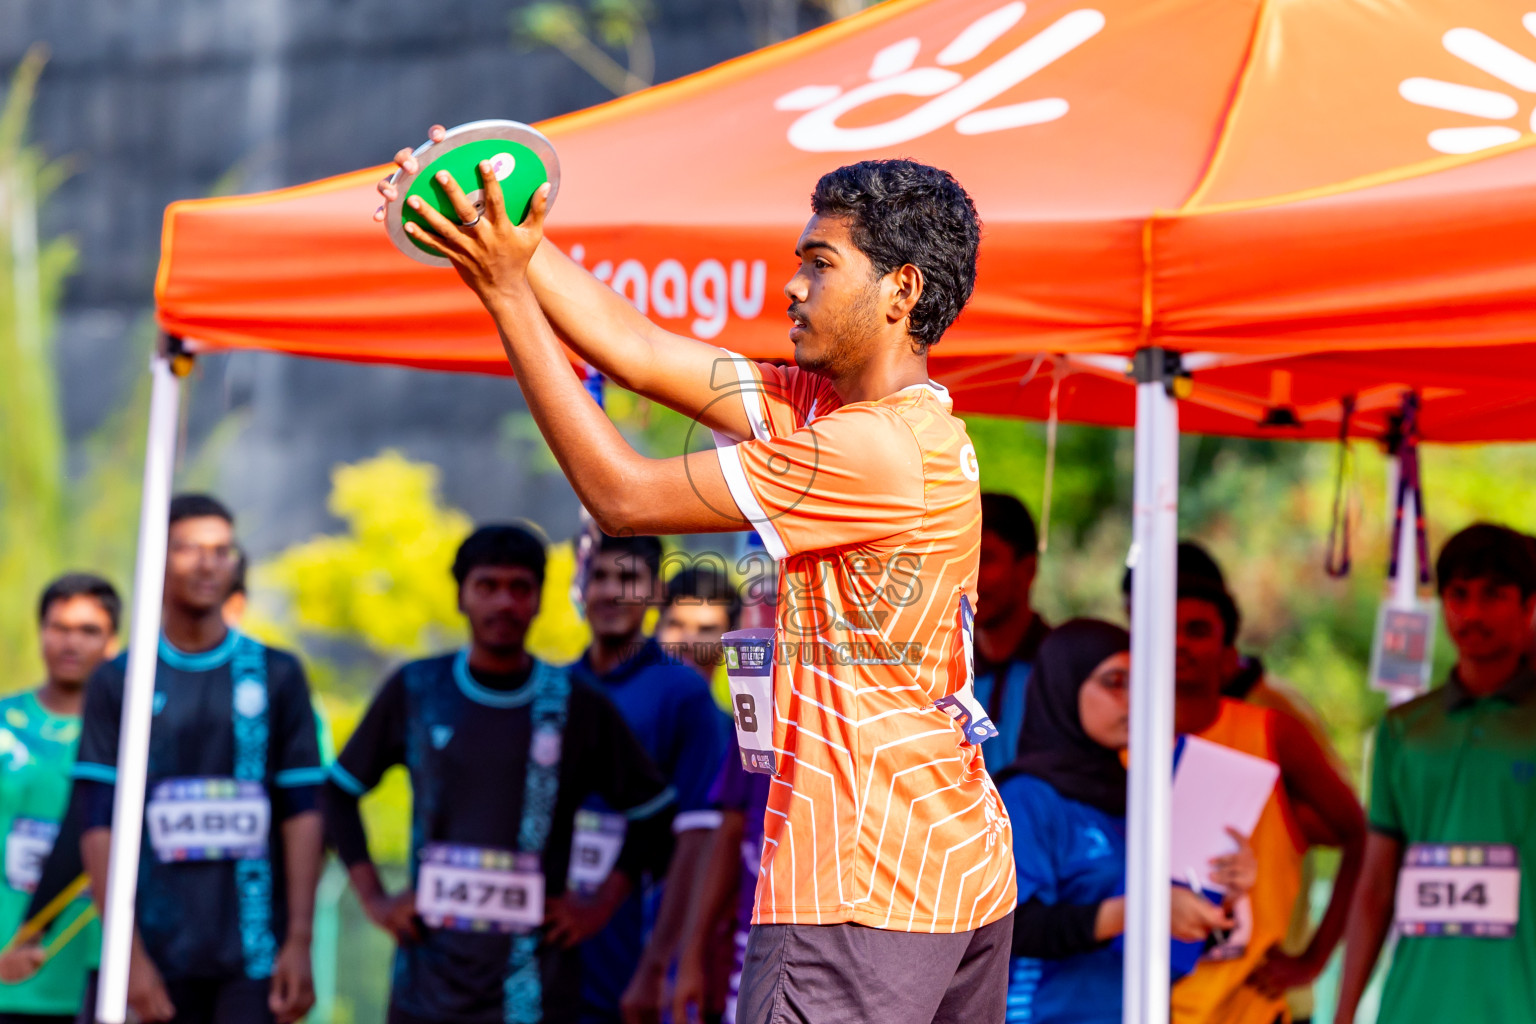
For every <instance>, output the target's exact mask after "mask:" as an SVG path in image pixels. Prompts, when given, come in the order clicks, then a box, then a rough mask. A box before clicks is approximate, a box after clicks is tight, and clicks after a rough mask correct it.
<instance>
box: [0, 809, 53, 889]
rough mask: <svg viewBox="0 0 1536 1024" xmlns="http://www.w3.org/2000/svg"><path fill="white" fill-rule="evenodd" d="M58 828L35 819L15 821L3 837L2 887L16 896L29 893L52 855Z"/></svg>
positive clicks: (51, 823)
mask: <svg viewBox="0 0 1536 1024" xmlns="http://www.w3.org/2000/svg"><path fill="white" fill-rule="evenodd" d="M58 835H59V826H58V825H57V824H56V823H54V822H51V821H39V820H37V819H36V818H17V819H16V820H15V821H12V822H11V833H10V835H8V836H6V837H5V884H6V885H8V886H10V887H11V888H12V889H15V890H16V891H17V892H31V891H33V890H34V889H36V888H37V883H38V881H39V880H40V879H41V878H42V877H43V863H44V862H45V861H47V860H48V854H50V853H52V852H53V842H54V840H55V839H57V838H58Z"/></svg>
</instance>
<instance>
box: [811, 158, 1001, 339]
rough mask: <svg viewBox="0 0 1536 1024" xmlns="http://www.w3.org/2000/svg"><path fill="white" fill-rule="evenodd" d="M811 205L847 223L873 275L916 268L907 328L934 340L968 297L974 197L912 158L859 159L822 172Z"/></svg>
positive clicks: (976, 231)
mask: <svg viewBox="0 0 1536 1024" xmlns="http://www.w3.org/2000/svg"><path fill="white" fill-rule="evenodd" d="M811 209H812V210H814V211H815V212H816V214H817V215H818V216H822V217H846V218H848V219H849V220H850V221H851V222H852V234H853V244H854V245H857V246H858V247H859V251H861V252H862V253H864V255H865V256H867V257H869V261H870V263H872V264H873V265H874V269H875V274H876V275H877V276H880V277H884V276H885V275H886V274H889V273H890V272H891V271H893V270H895V269H896V268H897V267H900V266H903V265H905V264H908V263H910V264H912V265H913V266H914V267H916V268H917V269H918V270H921V271H922V272H923V294H922V295H921V297H919V298H918V300H917V305H916V306H914V307H912V313H911V315H910V316H908V318H907V330H908V331H909V332H910V333H911V335H912V337H913V339H914V340H916V341H917V342H918V343H919V344H920V345H922V346H923V348H924V349H927V348H928V347H929V346H931V345H934V344H937V343H938V340H939V339H940V338H941V337H943V335H944V332H945V331H946V330H948V329H949V325H950V324H952V323H954V322H955V317H957V316H959V315H960V311H961V310H962V309H964V308H965V304H966V303H967V302H969V301H970V298H971V290H972V289H973V288H974V287H975V286H976V248H977V246H978V245H979V244H980V243H981V222H980V221H979V220H978V219H977V217H976V204H975V203H973V202H971V197H970V196H969V195H967V194H966V191H965V189H963V188H961V187H960V183H959V182H958V181H956V180H955V178H954V176H953V175H952V174H950V173H949V172H948V171H942V170H940V169H939V168H937V167H930V166H929V165H928V164H920V163H917V162H916V161H914V160H863V161H860V162H859V163H856V164H848V165H847V166H845V167H839V168H838V169H837V170H835V171H830V172H828V173H826V174H824V175H822V176H821V180H820V181H818V182H817V183H816V191H815V192H813V193H811Z"/></svg>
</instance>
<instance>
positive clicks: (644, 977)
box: [619, 959, 667, 1024]
mask: <svg viewBox="0 0 1536 1024" xmlns="http://www.w3.org/2000/svg"><path fill="white" fill-rule="evenodd" d="M666 982H667V969H666V965H664V964H663V965H660V966H658V965H656V964H652V963H650V962H648V961H647V960H644V959H642V960H641V961H640V967H639V969H637V970H636V971H635V976H634V977H633V978H630V979H629V986H628V987H627V988H625V989H624V995H623V996H621V997H620V998H619V1013H620V1014H621V1015H622V1016H623V1018H624V1024H660V1022H661V1005H662V1000H663V999H664V997H665V993H664V991H663V990H664V989H665V988H666Z"/></svg>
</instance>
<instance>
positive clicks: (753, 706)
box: [720, 629, 779, 775]
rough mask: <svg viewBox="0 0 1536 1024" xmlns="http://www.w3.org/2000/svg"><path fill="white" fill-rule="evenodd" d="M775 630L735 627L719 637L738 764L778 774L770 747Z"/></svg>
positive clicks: (771, 745)
mask: <svg viewBox="0 0 1536 1024" xmlns="http://www.w3.org/2000/svg"><path fill="white" fill-rule="evenodd" d="M774 634H775V630H772V629H738V630H735V631H734V632H730V633H726V634H724V635H723V636H721V637H720V643H721V645H722V647H724V649H725V675H726V678H727V679H729V680H730V683H731V716H732V717H733V718H735V720H736V743H737V745H738V746H739V747H740V748H741V766H742V768H744V769H746V770H747V771H749V772H759V773H762V774H765V775H777V774H779V761H778V755H777V754H776V753H775V752H774V749H773V722H774V714H773V661H774V659H773V649H774V646H773V645H774Z"/></svg>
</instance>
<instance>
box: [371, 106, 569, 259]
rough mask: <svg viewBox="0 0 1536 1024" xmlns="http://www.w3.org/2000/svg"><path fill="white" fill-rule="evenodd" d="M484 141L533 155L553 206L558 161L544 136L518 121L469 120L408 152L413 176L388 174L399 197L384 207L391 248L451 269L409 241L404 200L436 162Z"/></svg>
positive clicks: (558, 167)
mask: <svg viewBox="0 0 1536 1024" xmlns="http://www.w3.org/2000/svg"><path fill="white" fill-rule="evenodd" d="M487 139H490V140H496V141H502V142H515V143H518V144H519V145H522V146H526V147H528V148H529V149H531V150H532V151H533V152H534V153H536V154H537V155H538V158H539V160H540V161H541V162H542V163H543V164H544V173H545V175H546V176H548V178H549V205H550V206H553V205H554V203H555V196H556V195H557V194H558V193H559V191H560V158H559V157H558V156H557V155H556V154H555V147H554V144H553V143H552V142H550V141H549V139H548V138H547V137H546V136H545V135H544V133H543V132H541V131H539V130H538V129H537V128H535V127H533V126H532V125H527V124H524V123H523V122H521V121H502V120H486V121H470V122H468V123H466V124H461V125H457V126H455V127H453V128H449V129H448V131H447V133H446V134H445V135H444V137H443V141H442V142H433V141H432V140H430V139H428V140H427V141H426V142H423V143H422V144H421V145H419V146H417V147H416V148H415V150H413V151H412V152H411V156H413V157H415V158H416V163H417V164H418V168H417V170H416V171H415V173H412V174H407V173H405V171H404V169H401V168H397V169H396V170H395V173H394V174H392V175H390V177H389V183H390V184H391V185H393V186H394V187H395V188H396V189H398V190H399V192H400V198H399V199H397V200H391V201H389V202H387V203H385V204H384V224H385V227H386V229H387V230H388V232H389V240H390V241H391V242H393V243H394V245H395V248H397V249H399V250H400V251H401V252H402V253H404V254H405V255H407V256H409V257H410V258H411V259H413V260H415V261H416V262H418V263H425V264H427V265H429V266H433V267H451V266H453V264H452V263H451V262H450V261H449V260H447V259H445V258H444V257H442V256H438V255H436V254H434V253H430V252H427V251H425V250H423V249H421V248H419V247H418V246H417V245H416V243H415V242H413V241H412V240H411V236H410V235H408V234H406V232H405V197H406V194H407V193H408V192H409V191H410V189H411V186H412V185H414V184H415V183H416V179H417V178H419V177H421V175H422V174H424V173H426V172H427V171H428V170H429V169H430V168H431V167H432V165H433V164H435V163H436V162H437V161H438V160H440V159H442V158H443V157H444V156H446V155H447V154H449V153H451V152H452V151H453V150H455V149H458V148H459V147H460V146H467V145H469V144H470V143H471V142H483V141H485V140H487Z"/></svg>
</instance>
